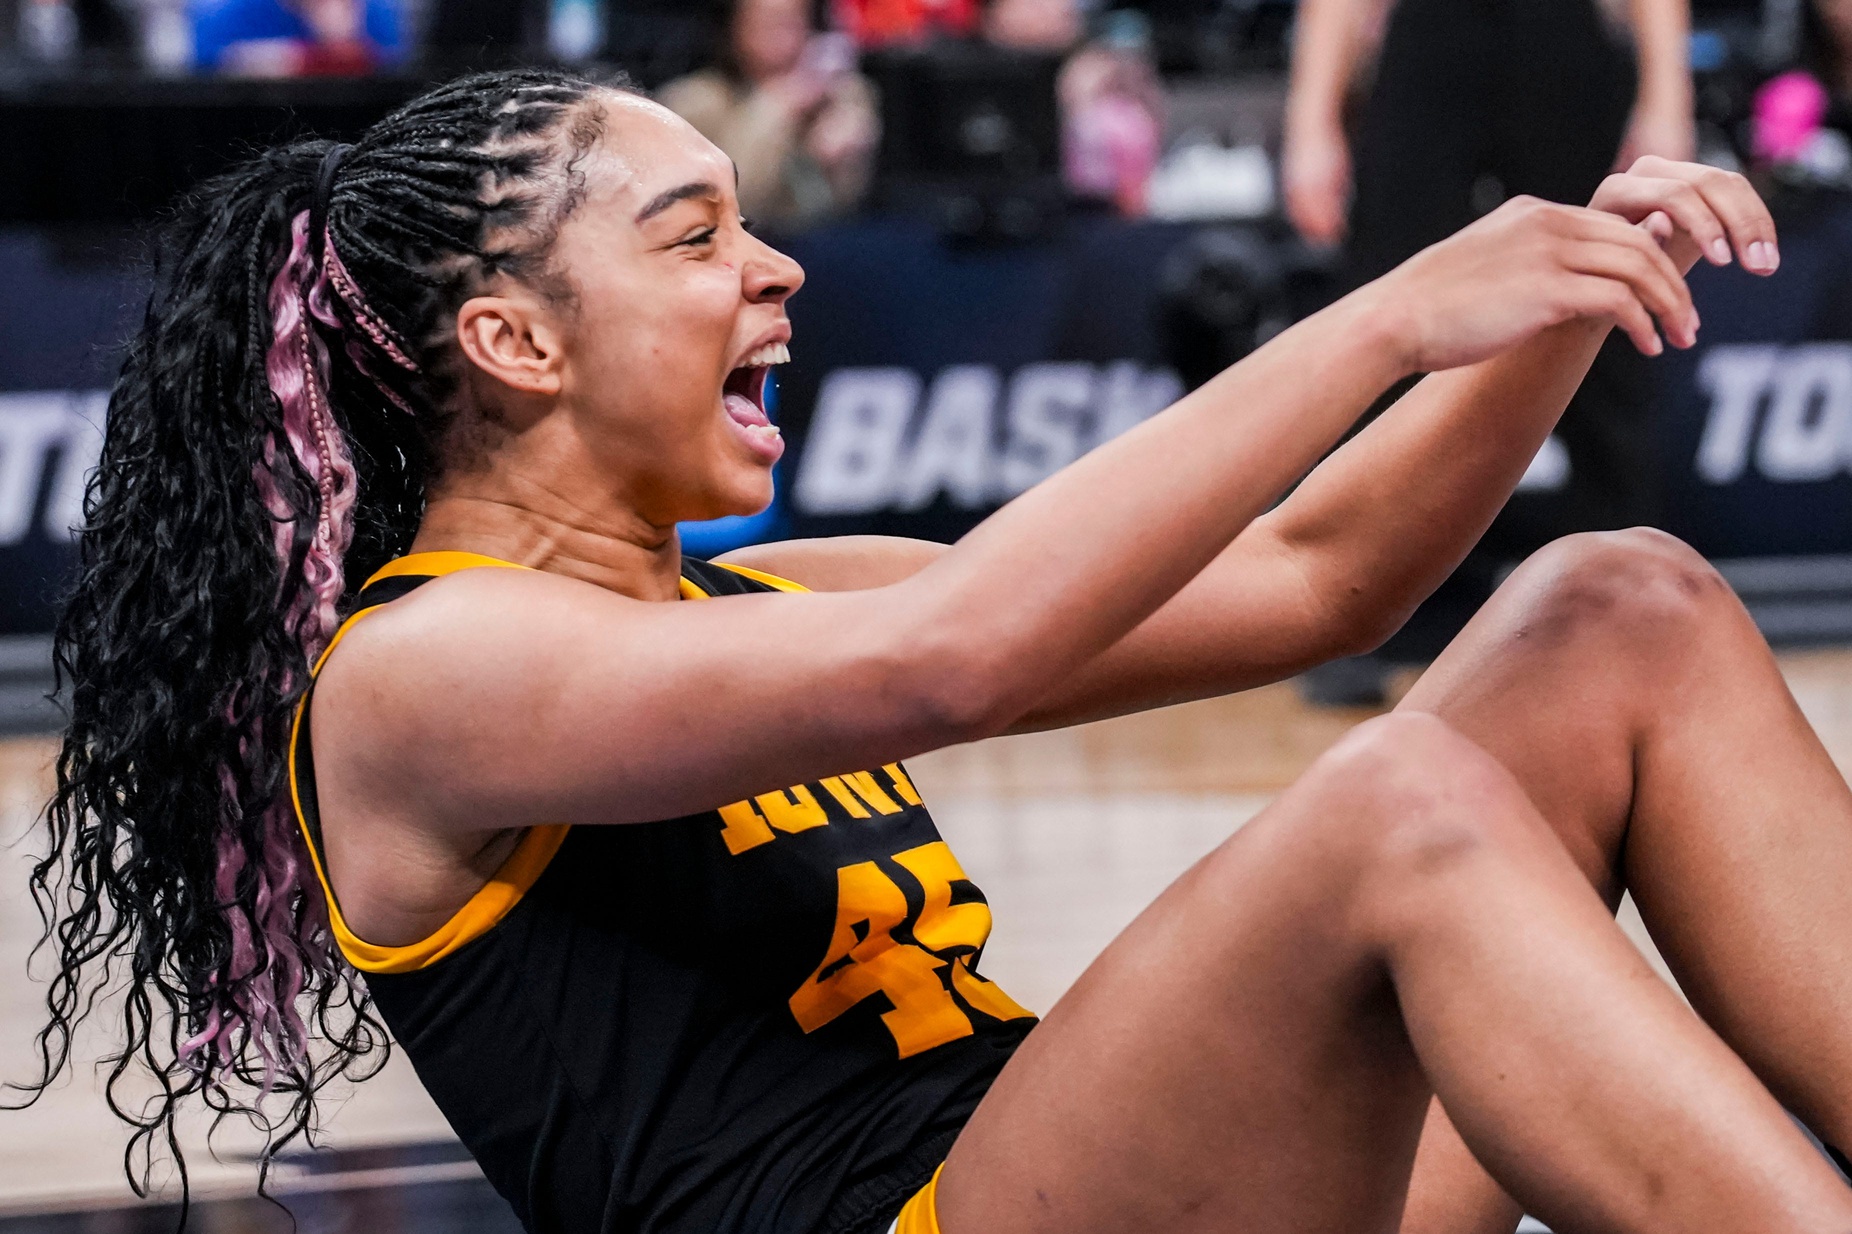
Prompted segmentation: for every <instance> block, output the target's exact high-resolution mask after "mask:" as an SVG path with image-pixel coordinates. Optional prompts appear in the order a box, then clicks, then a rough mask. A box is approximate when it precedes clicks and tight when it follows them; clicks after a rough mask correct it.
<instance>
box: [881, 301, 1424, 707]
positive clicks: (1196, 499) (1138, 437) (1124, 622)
mask: <svg viewBox="0 0 1852 1234" xmlns="http://www.w3.org/2000/svg"><path fill="white" fill-rule="evenodd" d="M1404 363H1405V361H1404V359H1403V353H1402V352H1401V351H1400V350H1399V348H1398V346H1397V344H1396V343H1395V341H1394V340H1393V339H1392V338H1391V337H1390V336H1389V333H1388V331H1387V330H1386V328H1385V327H1384V326H1383V325H1382V324H1381V322H1380V314H1379V313H1378V312H1377V311H1376V307H1375V306H1374V305H1373V304H1372V302H1370V301H1369V300H1368V299H1367V297H1364V296H1361V295H1358V296H1352V297H1349V298H1347V299H1346V300H1344V301H1340V302H1339V303H1338V304H1336V305H1334V306H1332V307H1331V308H1329V309H1327V310H1325V311H1324V312H1323V313H1320V314H1318V315H1316V316H1315V317H1312V318H1310V319H1308V320H1306V321H1304V322H1301V323H1299V325H1297V326H1295V327H1293V328H1292V329H1291V330H1289V331H1287V332H1286V333H1284V334H1282V335H1280V336H1279V337H1278V338H1276V339H1274V340H1273V341H1272V342H1270V343H1268V344H1267V346H1266V347H1264V348H1262V349H1261V350H1260V351H1258V352H1256V353H1255V354H1254V355H1252V356H1250V357H1249V358H1248V359H1246V360H1244V361H1242V362H1241V363H1240V364H1238V365H1236V366H1235V367H1234V368H1232V369H1230V370H1228V371H1227V372H1225V373H1223V374H1222V375H1220V376H1219V377H1217V378H1216V379H1215V380H1214V381H1211V382H1210V383H1208V384H1207V385H1205V386H1203V387H1202V388H1201V389H1200V390H1198V391H1196V392H1195V393H1193V394H1191V395H1190V396H1188V397H1187V398H1185V399H1184V400H1183V401H1181V402H1180V403H1178V404H1177V405H1176V406H1174V407H1173V408H1171V409H1170V410H1168V411H1166V412H1164V413H1162V414H1161V415H1159V416H1157V417H1154V418H1153V419H1152V420H1149V421H1147V422H1146V423H1145V424H1143V425H1141V426H1140V427H1139V428H1137V429H1134V430H1133V431H1132V432H1130V433H1127V434H1125V435H1124V436H1122V437H1120V438H1118V439H1117V440H1115V441H1113V442H1110V443H1108V444H1107V445H1105V446H1102V447H1100V448H1099V449H1098V450H1095V451H1094V452H1093V453H1091V454H1089V455H1087V456H1086V457H1085V458H1083V459H1081V460H1080V461H1079V462H1077V463H1075V464H1074V465H1072V466H1071V467H1068V468H1067V469H1065V470H1063V471H1061V472H1060V473H1058V474H1056V475H1055V476H1053V477H1051V478H1050V479H1049V480H1047V481H1045V482H1044V483H1043V484H1041V485H1038V486H1037V487H1036V488H1034V489H1032V490H1030V491H1029V492H1028V493H1025V494H1024V495H1023V496H1022V497H1020V498H1018V499H1017V500H1016V501H1014V502H1012V503H1011V504H1010V505H1008V506H1006V507H1005V508H1004V509H1003V510H1001V511H999V512H998V513H997V514H995V515H993V516H992V517H991V518H990V519H988V520H986V521H985V522H984V523H983V524H982V525H980V526H979V527H978V528H977V529H976V530H975V531H973V532H972V533H971V534H970V535H968V536H966V537H965V538H964V539H963V540H962V541H960V542H959V544H958V545H957V547H956V548H955V549H953V550H952V551H951V552H948V553H946V554H945V555H944V556H943V557H941V558H939V559H938V560H937V561H935V562H933V563H932V564H931V565H930V566H928V567H927V568H926V569H924V570H922V571H921V572H920V573H919V574H917V575H915V576H914V577H913V578H911V579H909V580H907V581H906V582H904V583H901V584H899V585H898V586H897V587H896V588H895V589H894V590H895V591H896V592H897V593H900V592H903V591H904V593H905V596H906V599H905V602H904V604H903V606H902V607H903V609H904V610H905V611H907V612H909V613H911V614H913V615H914V622H913V625H914V626H915V627H916V628H917V629H918V630H919V631H920V634H919V635H918V637H922V638H931V639H936V640H939V641H943V642H945V643H946V644H948V646H947V647H946V648H944V649H940V650H936V651H935V653H934V654H931V655H929V656H925V657H922V662H930V663H933V664H935V665H938V666H945V665H948V664H961V665H963V666H964V670H963V671H962V672H958V673H954V674H951V675H949V676H946V675H943V674H942V675H941V680H942V681H943V682H944V688H946V689H947V690H948V691H949V692H950V693H952V694H954V695H960V696H965V697H969V698H971V699H977V700H986V701H984V702H983V703H981V704H980V703H973V706H978V707H981V709H982V710H985V711H986V712H995V713H996V714H994V715H992V716H991V718H992V719H993V720H998V721H1001V720H1007V719H1013V718H1014V716H1015V715H1018V714H1021V712H1023V711H1026V710H1027V709H1028V708H1029V706H1031V705H1032V704H1034V703H1035V702H1037V701H1039V699H1040V698H1041V697H1045V696H1046V692H1047V689H1048V683H1050V682H1053V681H1057V680H1060V679H1061V678H1062V677H1063V676H1064V675H1065V674H1067V673H1070V672H1073V671H1075V670H1077V669H1078V668H1080V666H1081V665H1083V664H1084V663H1086V662H1087V661H1088V660H1090V659H1092V658H1093V657H1095V656H1097V655H1098V654H1099V653H1100V652H1101V651H1103V650H1104V649H1105V648H1106V647H1107V646H1109V645H1110V644H1112V643H1113V642H1115V641H1117V640H1118V639H1120V638H1121V637H1122V636H1124V635H1125V634H1126V632H1127V631H1129V630H1131V629H1132V628H1133V627H1134V626H1136V625H1138V624H1139V623H1140V622H1142V621H1143V620H1145V619H1146V618H1147V617H1149V616H1150V614H1151V613H1152V612H1153V611H1155V610H1156V609H1157V608H1158V607H1159V606H1160V605H1162V604H1163V603H1164V602H1165V601H1167V600H1169V599H1170V598H1171V597H1172V596H1173V595H1174V594H1175V593H1176V592H1177V591H1178V590H1179V589H1181V588H1182V587H1183V586H1184V585H1185V584H1186V583H1188V582H1189V581H1190V580H1191V579H1192V578H1193V577H1195V576H1196V575H1198V574H1199V573H1201V571H1202V570H1203V568H1204V567H1205V566H1206V565H1208V563H1209V562H1210V561H1211V560H1212V559H1214V558H1215V557H1216V556H1217V555H1218V554H1219V553H1221V552H1222V551H1223V550H1224V549H1225V548H1226V547H1227V546H1228V544H1229V543H1230V542H1231V541H1232V540H1233V539H1234V538H1235V537H1236V536H1237V535H1239V534H1240V533H1241V531H1242V530H1243V529H1244V528H1246V527H1247V526H1248V525H1249V524H1250V523H1251V522H1252V521H1253V520H1254V519H1255V518H1256V517H1258V516H1259V515H1260V514H1261V513H1262V512H1263V511H1265V510H1266V509H1267V508H1268V507H1269V506H1270V505H1272V504H1273V503H1274V502H1275V501H1276V500H1277V499H1278V497H1279V494H1280V493H1282V492H1283V491H1285V490H1286V488H1288V487H1289V486H1290V485H1292V484H1293V483H1294V482H1295V481H1296V480H1298V479H1299V478H1300V477H1301V476H1302V475H1304V473H1305V471H1306V470H1307V469H1308V468H1310V467H1311V466H1312V465H1313V463H1314V462H1315V461H1316V460H1317V459H1318V458H1319V457H1320V456H1321V455H1322V454H1323V453H1324V452H1325V451H1326V450H1328V449H1329V448H1330V446H1331V444H1332V443H1333V442H1334V441H1335V440H1337V438H1338V437H1339V436H1340V435H1341V434H1342V433H1343V432H1344V430H1345V429H1346V428H1348V427H1349V426H1350V425H1351V424H1352V423H1353V422H1354V421H1355V419H1356V417H1357V416H1358V415H1360V414H1361V413H1362V411H1363V410H1364V409H1365V408H1366V407H1367V406H1368V405H1369V403H1370V402H1371V400H1372V399H1373V398H1375V396H1376V395H1377V394H1378V393H1379V392H1380V391H1381V390H1382V389H1384V388H1385V387H1386V386H1388V385H1389V384H1390V383H1391V382H1393V381H1394V380H1395V379H1396V377H1397V376H1398V374H1399V372H1400V371H1401V366H1402V365H1403V364H1404ZM1023 597H1034V598H1035V599H1036V603H1033V604H1025V603H1022V602H1021V600H1022V598H1023Z"/></svg>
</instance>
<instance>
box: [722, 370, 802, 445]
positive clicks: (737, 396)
mask: <svg viewBox="0 0 1852 1234" xmlns="http://www.w3.org/2000/svg"><path fill="white" fill-rule="evenodd" d="M790 359H791V349H790V347H788V346H787V345H786V344H784V343H767V344H766V345H765V346H763V347H761V348H759V349H758V350H757V351H755V352H753V353H752V354H751V355H749V356H747V357H746V359H745V360H744V361H743V362H742V363H741V364H740V366H739V367H738V368H736V369H734V370H733V371H732V372H731V373H728V374H727V380H726V384H725V385H724V386H722V388H721V390H722V395H721V401H722V403H723V405H724V406H725V408H726V412H727V418H728V419H729V420H731V421H733V423H734V425H735V426H737V427H738V429H739V430H740V432H741V434H742V435H743V436H744V437H745V439H746V441H747V442H748V443H749V444H750V445H751V446H752V447H753V448H754V449H755V450H756V451H759V452H760V453H768V454H772V455H773V456H774V457H776V455H777V454H782V453H783V452H784V439H783V438H782V437H781V436H780V435H779V432H778V426H777V425H775V424H773V423H772V421H771V417H769V416H767V415H766V414H765V383H766V380H767V379H768V378H769V377H770V376H771V371H772V366H773V365H775V364H785V363H787V362H789V361H790Z"/></svg>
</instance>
